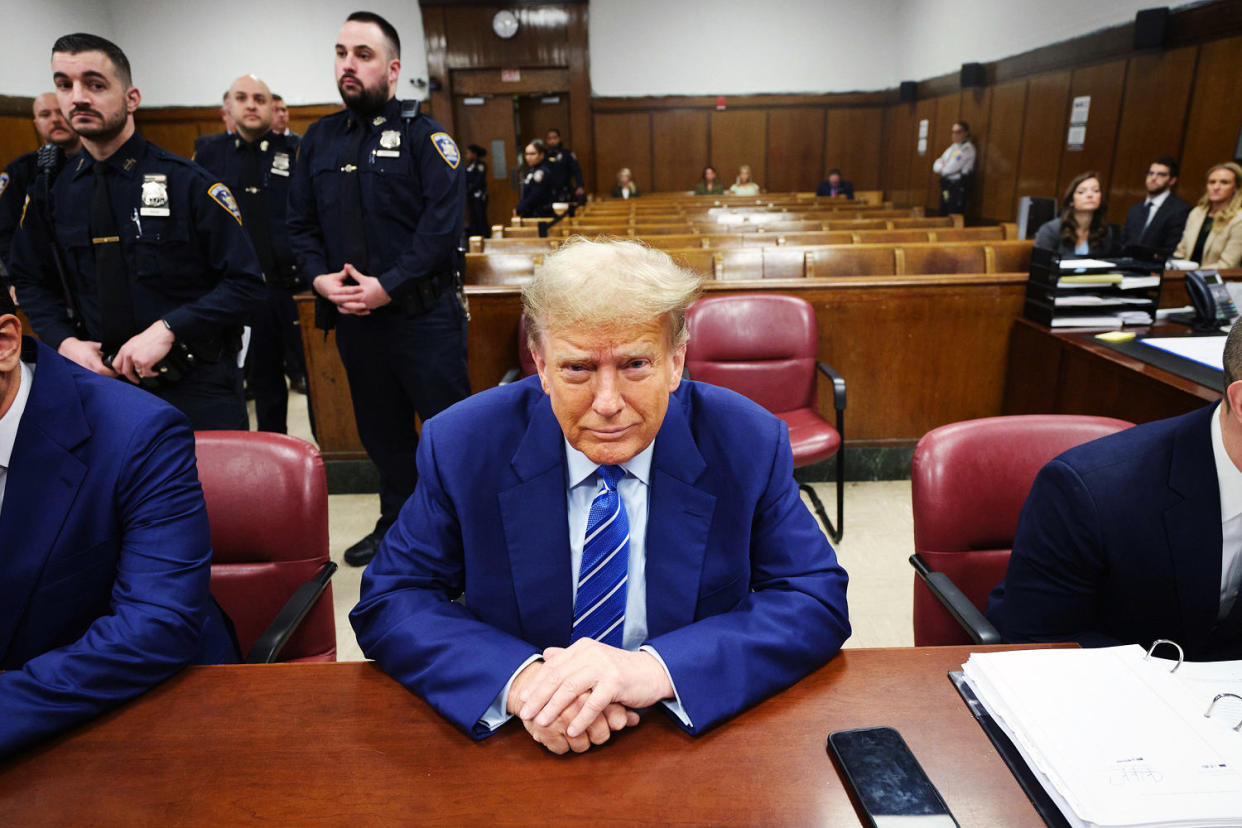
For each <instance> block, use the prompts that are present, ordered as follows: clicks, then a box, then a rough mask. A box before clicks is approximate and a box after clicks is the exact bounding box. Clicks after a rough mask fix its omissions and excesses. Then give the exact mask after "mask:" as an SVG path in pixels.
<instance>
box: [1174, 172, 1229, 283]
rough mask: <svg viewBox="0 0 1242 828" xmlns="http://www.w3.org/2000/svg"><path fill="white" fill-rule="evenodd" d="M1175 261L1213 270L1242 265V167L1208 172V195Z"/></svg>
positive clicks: (1194, 214)
mask: <svg viewBox="0 0 1242 828" xmlns="http://www.w3.org/2000/svg"><path fill="white" fill-rule="evenodd" d="M1173 258H1175V259H1189V260H1190V261H1192V262H1198V263H1199V266H1200V267H1212V268H1227V267H1237V266H1238V264H1239V262H1242V167H1239V166H1238V165H1237V164H1235V163H1233V162H1232V161H1228V162H1226V163H1224V164H1217V165H1216V166H1215V167H1212V169H1210V170H1208V179H1207V191H1206V192H1204V194H1203V198H1201V199H1199V203H1198V205H1197V206H1196V207H1195V208H1194V209H1193V210H1191V211H1190V216H1189V217H1188V218H1187V219H1186V229H1185V231H1183V232H1182V240H1181V242H1180V243H1179V244H1178V245H1177V249H1176V250H1174V251H1173Z"/></svg>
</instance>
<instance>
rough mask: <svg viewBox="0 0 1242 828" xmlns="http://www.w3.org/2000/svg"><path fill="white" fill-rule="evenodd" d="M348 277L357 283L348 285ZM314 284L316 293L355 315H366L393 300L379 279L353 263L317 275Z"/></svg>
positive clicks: (341, 309) (344, 311) (345, 311)
mask: <svg viewBox="0 0 1242 828" xmlns="http://www.w3.org/2000/svg"><path fill="white" fill-rule="evenodd" d="M346 279H353V280H354V282H356V284H352V285H347V284H345V280H346ZM312 286H313V287H314V289H315V292H316V293H318V294H319V295H320V296H322V297H323V298H324V299H327V300H328V301H329V302H331V303H332V304H334V305H336V307H337V310H339V311H340V312H341V313H348V314H353V315H354V316H366V315H367V314H369V313H370V312H371V311H373V310H375V309H376V308H382V307H383V306H384V305H387V304H388V303H389V302H391V301H392V297H391V296H389V295H388V291H386V290H384V286H383V285H381V284H380V280H379V279H376V278H374V277H373V276H368V275H366V274H365V273H362V272H361V271H359V270H358V269H357V268H356V267H354V266H353V265H351V264H346V265H345V267H343V268H342V269H340V270H338V271H336V272H335V273H323V274H321V275H319V276H316V277H315V281H314V283H313V284H312Z"/></svg>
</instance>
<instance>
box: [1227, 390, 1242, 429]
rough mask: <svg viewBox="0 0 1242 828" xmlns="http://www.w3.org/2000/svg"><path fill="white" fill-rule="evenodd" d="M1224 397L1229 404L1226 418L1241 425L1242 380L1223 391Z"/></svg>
mask: <svg viewBox="0 0 1242 828" xmlns="http://www.w3.org/2000/svg"><path fill="white" fill-rule="evenodd" d="M1225 397H1226V398H1227V401H1228V403H1229V410H1228V412H1227V416H1228V417H1229V418H1230V419H1232V420H1233V421H1234V422H1237V423H1239V424H1242V380H1238V381H1237V382H1232V383H1230V384H1229V387H1228V388H1226V389H1225Z"/></svg>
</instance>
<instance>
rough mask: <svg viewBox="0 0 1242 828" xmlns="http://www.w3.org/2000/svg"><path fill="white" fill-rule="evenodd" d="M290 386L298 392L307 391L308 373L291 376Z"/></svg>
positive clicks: (303, 392)
mask: <svg viewBox="0 0 1242 828" xmlns="http://www.w3.org/2000/svg"><path fill="white" fill-rule="evenodd" d="M289 388H290V389H292V390H293V391H294V392H295V393H297V394H305V393H306V375H305V374H298V375H297V376H296V377H290V378H289Z"/></svg>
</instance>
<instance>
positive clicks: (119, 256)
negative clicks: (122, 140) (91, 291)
mask: <svg viewBox="0 0 1242 828" xmlns="http://www.w3.org/2000/svg"><path fill="white" fill-rule="evenodd" d="M92 170H93V172H94V173H95V188H94V192H93V193H92V195H91V227H90V231H91V247H92V248H94V251H95V288H96V290H98V291H99V334H100V340H101V341H102V343H103V352H104V354H105V355H106V356H113V355H115V354H116V352H117V351H118V350H120V347H121V346H122V345H124V344H125V343H126V342H127V341H128V340H129V338H130V337H131V336H133V335H134V334H135V333H137V331H136V330H135V328H136V327H137V325H136V323H135V322H134V305H133V300H132V299H131V298H130V295H129V272H128V271H127V270H126V268H125V255H124V253H123V252H122V251H121V234H120V232H119V231H118V230H117V227H116V216H115V215H113V213H112V199H111V198H110V197H109V195H108V174H109V173H111V171H112V170H111V168H110V167H109V166H108V165H107V164H105V163H103V162H102V161H97V162H95V165H94V167H93V168H92Z"/></svg>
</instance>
